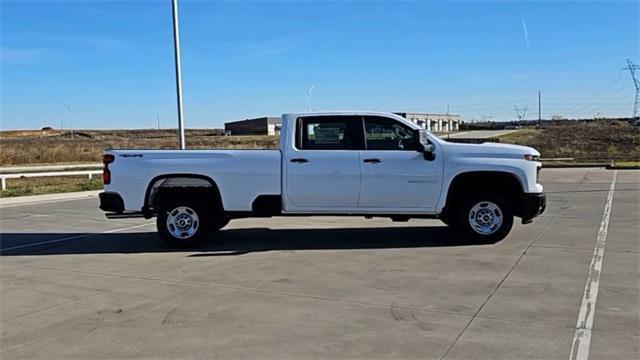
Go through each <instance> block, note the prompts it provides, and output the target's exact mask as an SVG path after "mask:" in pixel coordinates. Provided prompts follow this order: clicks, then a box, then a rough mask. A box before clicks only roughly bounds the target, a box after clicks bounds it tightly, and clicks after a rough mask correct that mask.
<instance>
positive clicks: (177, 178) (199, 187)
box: [142, 173, 224, 217]
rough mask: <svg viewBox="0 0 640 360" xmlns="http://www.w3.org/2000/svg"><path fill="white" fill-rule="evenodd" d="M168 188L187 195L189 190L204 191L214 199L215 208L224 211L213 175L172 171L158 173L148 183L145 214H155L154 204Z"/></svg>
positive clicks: (206, 196) (208, 197)
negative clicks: (169, 172) (170, 172)
mask: <svg viewBox="0 0 640 360" xmlns="http://www.w3.org/2000/svg"><path fill="white" fill-rule="evenodd" d="M163 189H164V190H163ZM166 189H173V190H172V191H181V192H184V193H185V195H186V193H189V192H201V193H203V194H201V195H204V196H205V198H206V199H208V200H210V201H212V202H211V204H212V205H214V207H213V208H214V209H218V210H219V211H221V212H224V205H223V201H222V194H221V193H220V188H219V187H218V185H217V184H216V182H215V181H214V180H213V179H212V178H211V177H209V176H206V175H202V174H192V173H172V174H162V175H158V176H156V177H154V178H152V179H151V180H150V181H149V183H148V184H147V188H146V190H145V196H144V205H143V208H142V212H143V213H144V214H145V216H147V217H151V216H153V214H154V212H155V210H156V209H154V207H153V205H154V204H156V202H157V200H158V199H159V198H158V196H161V195H162V194H163V193H164V192H168V191H169V190H166Z"/></svg>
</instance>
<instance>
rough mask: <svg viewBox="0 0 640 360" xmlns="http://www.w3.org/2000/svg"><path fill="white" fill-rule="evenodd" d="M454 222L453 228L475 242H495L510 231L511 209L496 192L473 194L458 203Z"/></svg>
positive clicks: (511, 221)
mask: <svg viewBox="0 0 640 360" xmlns="http://www.w3.org/2000/svg"><path fill="white" fill-rule="evenodd" d="M472 211H473V212H472ZM454 222H455V229H456V230H458V231H459V232H460V233H462V234H463V235H464V236H465V238H467V239H471V240H472V241H473V242H477V243H496V242H498V241H500V240H502V239H504V238H505V237H506V236H507V235H508V234H509V232H510V231H511V228H512V227H513V209H512V207H511V205H510V204H509V202H508V201H506V200H504V198H503V197H502V196H500V195H498V194H496V193H491V192H487V193H479V194H473V195H470V196H466V197H465V199H463V200H461V201H460V202H459V203H458V206H457V207H456V209H455V217H454ZM474 225H475V226H474Z"/></svg>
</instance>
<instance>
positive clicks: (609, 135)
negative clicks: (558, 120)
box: [500, 120, 640, 160]
mask: <svg viewBox="0 0 640 360" xmlns="http://www.w3.org/2000/svg"><path fill="white" fill-rule="evenodd" d="M500 140H501V141H502V142H506V143H513V144H519V145H526V146H531V147H534V148H536V149H538V151H540V153H541V155H542V157H545V158H564V157H572V158H576V159H613V158H617V159H630V160H634V159H636V160H637V159H640V128H638V127H637V126H632V125H631V124H629V123H628V122H624V121H605V120H603V121H595V122H591V123H578V122H575V123H566V124H560V125H555V126H552V127H549V128H545V129H540V130H537V129H525V130H523V131H519V132H516V133H512V134H507V135H504V136H501V137H500Z"/></svg>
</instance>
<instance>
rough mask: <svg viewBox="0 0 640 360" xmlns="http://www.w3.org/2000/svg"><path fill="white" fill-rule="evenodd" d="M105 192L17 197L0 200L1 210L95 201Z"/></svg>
mask: <svg viewBox="0 0 640 360" xmlns="http://www.w3.org/2000/svg"><path fill="white" fill-rule="evenodd" d="M102 191H103V190H94V191H79V192H70V193H59V194H43V195H28V196H16V197H8V198H2V199H0V208H3V207H10V206H17V205H23V204H31V203H44V202H56V201H68V200H78V199H93V198H97V197H98V194H99V193H101V192H102Z"/></svg>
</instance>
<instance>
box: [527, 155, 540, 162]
mask: <svg viewBox="0 0 640 360" xmlns="http://www.w3.org/2000/svg"><path fill="white" fill-rule="evenodd" d="M524 159H525V160H527V161H540V155H531V154H525V155H524Z"/></svg>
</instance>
